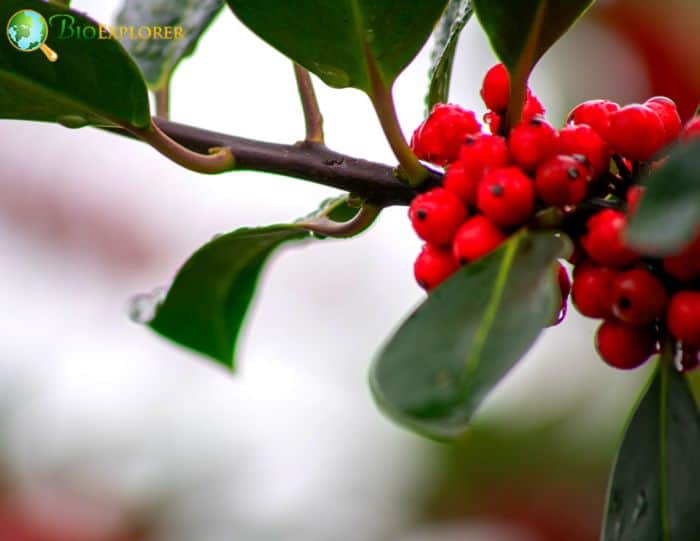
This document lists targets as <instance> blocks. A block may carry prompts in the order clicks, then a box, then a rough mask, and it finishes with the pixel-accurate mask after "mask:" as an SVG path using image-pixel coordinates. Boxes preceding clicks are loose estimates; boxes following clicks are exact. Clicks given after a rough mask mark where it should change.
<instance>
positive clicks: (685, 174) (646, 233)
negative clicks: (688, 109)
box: [627, 141, 700, 255]
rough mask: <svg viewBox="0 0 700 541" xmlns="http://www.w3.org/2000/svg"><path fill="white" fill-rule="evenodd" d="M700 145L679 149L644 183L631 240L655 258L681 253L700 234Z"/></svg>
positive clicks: (630, 241) (631, 227) (628, 235)
mask: <svg viewBox="0 0 700 541" xmlns="http://www.w3.org/2000/svg"><path fill="white" fill-rule="evenodd" d="M698 171H700V141H697V142H694V143H691V144H687V145H683V146H680V147H678V148H676V149H675V150H674V151H673V152H672V153H671V156H670V158H669V160H668V162H667V163H666V164H664V165H663V166H662V167H661V168H660V169H657V170H656V171H654V172H652V173H651V174H650V175H649V176H648V177H647V178H646V179H645V181H644V185H645V186H646V192H645V193H644V197H642V199H641V202H640V204H639V208H638V209H637V210H636V212H635V213H634V215H633V216H632V218H631V219H630V223H629V227H628V229H627V240H628V242H629V243H630V244H631V245H633V246H634V247H635V248H638V249H639V250H641V251H642V252H644V253H648V254H653V255H668V254H673V253H677V252H678V251H680V250H681V249H682V248H683V247H684V246H685V245H686V244H688V243H689V242H690V241H691V240H692V239H693V238H694V237H695V236H696V235H697V234H698V233H699V232H700V175H699V174H698Z"/></svg>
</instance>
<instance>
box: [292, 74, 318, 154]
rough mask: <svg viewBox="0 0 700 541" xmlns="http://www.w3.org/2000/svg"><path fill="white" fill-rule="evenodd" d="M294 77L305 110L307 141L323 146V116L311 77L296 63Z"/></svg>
mask: <svg viewBox="0 0 700 541" xmlns="http://www.w3.org/2000/svg"><path fill="white" fill-rule="evenodd" d="M294 76H295V77H296V80H297V88H298V89H299V97H300V98H301V106H302V108H303V110H304V120H305V123H306V141H308V142H310V143H320V144H323V115H321V109H320V108H319V106H318V100H317V99H316V92H315V91H314V84H313V82H312V81H311V76H310V75H309V72H308V71H306V70H305V69H304V68H302V67H301V66H300V65H299V64H297V63H296V62H295V63H294Z"/></svg>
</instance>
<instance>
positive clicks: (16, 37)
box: [7, 9, 58, 62]
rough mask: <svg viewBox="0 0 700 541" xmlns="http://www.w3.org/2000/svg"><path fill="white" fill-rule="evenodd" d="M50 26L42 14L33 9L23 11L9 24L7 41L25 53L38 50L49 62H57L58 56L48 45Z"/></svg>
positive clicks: (16, 14) (15, 15) (14, 16)
mask: <svg viewBox="0 0 700 541" xmlns="http://www.w3.org/2000/svg"><path fill="white" fill-rule="evenodd" d="M48 37H49V25H48V23H47V22H46V19H45V18H44V16H43V15H42V14H41V13H38V12H36V11H34V10H32V9H22V10H20V11H18V12H17V13H15V14H14V15H13V16H12V17H10V20H9V21H8V23H7V39H8V40H9V42H10V44H11V45H12V46H13V47H14V48H15V49H17V50H18V51H21V52H23V53H33V52H34V51H36V50H37V49H38V50H40V51H41V52H42V53H44V56H46V58H47V59H48V60H49V62H56V60H58V54H57V53H56V51H54V50H53V49H51V47H49V46H48V45H46V39H47V38H48Z"/></svg>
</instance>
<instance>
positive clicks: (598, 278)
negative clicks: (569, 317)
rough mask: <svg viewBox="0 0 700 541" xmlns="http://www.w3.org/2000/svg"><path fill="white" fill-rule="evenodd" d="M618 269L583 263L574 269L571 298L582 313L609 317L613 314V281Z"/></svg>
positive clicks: (594, 316)
mask: <svg viewBox="0 0 700 541" xmlns="http://www.w3.org/2000/svg"><path fill="white" fill-rule="evenodd" d="M616 277H617V271H615V270H613V269H610V268H608V267H597V266H595V265H592V264H591V263H582V264H581V265H579V266H577V267H576V269H575V270H574V284H573V287H572V289H571V298H572V299H573V301H574V306H576V308H577V309H578V311H579V312H580V313H581V315H584V316H586V317H593V318H608V317H610V316H611V314H612V299H613V283H614V281H615V278H616Z"/></svg>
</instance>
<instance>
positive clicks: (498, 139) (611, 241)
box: [409, 64, 700, 369]
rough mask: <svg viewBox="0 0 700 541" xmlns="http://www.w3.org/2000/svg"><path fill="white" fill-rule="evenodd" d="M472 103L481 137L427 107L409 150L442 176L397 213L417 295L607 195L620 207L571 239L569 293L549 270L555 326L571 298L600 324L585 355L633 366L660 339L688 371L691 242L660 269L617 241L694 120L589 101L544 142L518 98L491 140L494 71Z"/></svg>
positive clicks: (698, 357) (544, 132)
mask: <svg viewBox="0 0 700 541" xmlns="http://www.w3.org/2000/svg"><path fill="white" fill-rule="evenodd" d="M481 96H482V98H483V100H484V102H485V104H486V106H487V108H488V109H489V111H488V112H487V113H486V114H485V115H484V121H485V122H486V124H488V126H489V129H490V131H491V134H486V133H482V131H481V125H480V123H479V122H478V121H477V118H476V115H475V114H474V113H473V112H471V111H467V110H465V109H462V108H461V107H459V106H457V105H451V104H439V105H436V106H435V108H434V109H433V111H432V113H431V114H430V116H429V117H428V118H427V119H426V120H425V121H424V122H423V123H422V124H421V125H420V126H419V127H418V128H417V129H416V131H415V132H414V134H413V138H412V139H411V147H412V149H413V151H414V152H415V153H416V155H417V156H418V157H419V158H420V159H421V160H424V161H428V162H431V163H433V164H436V165H439V166H442V167H444V168H445V175H444V177H443V180H442V185H441V186H439V187H434V188H432V189H430V190H429V191H426V192H424V193H422V194H420V195H418V196H417V197H416V198H415V199H414V200H413V202H412V203H411V206H410V209H409V216H410V219H411V222H412V224H413V228H414V229H415V231H416V233H417V234H418V236H419V237H420V238H421V239H423V240H424V241H425V244H424V246H423V249H422V250H421V253H420V255H419V256H418V258H417V260H416V262H415V266H414V272H415V277H416V280H417V282H418V283H419V285H420V286H421V287H423V288H424V289H426V290H430V289H432V288H434V287H436V286H437V285H439V284H440V283H441V282H443V281H444V280H445V279H447V278H448V277H449V276H451V275H452V274H453V273H454V272H455V271H456V270H457V269H458V268H459V266H460V265H463V264H466V263H469V262H472V261H474V260H477V259H479V258H480V257H482V256H484V255H486V254H487V253H489V252H491V251H492V250H494V249H495V248H496V247H498V246H499V245H500V244H501V243H502V242H503V241H504V240H505V239H506V238H507V236H508V234H509V233H511V232H513V231H514V230H515V229H517V228H519V227H521V226H524V225H527V224H529V223H531V222H532V221H533V218H534V217H535V214H536V213H537V211H539V210H541V209H546V208H550V207H557V208H559V209H561V212H562V213H563V215H564V216H573V215H576V213H577V211H578V210H579V209H578V206H581V205H580V204H581V203H583V202H584V201H585V200H590V198H592V197H593V196H596V197H597V199H598V200H599V201H608V200H609V199H610V198H609V197H608V196H610V195H614V197H613V198H612V199H613V200H615V201H619V202H620V204H619V205H617V206H616V208H604V206H603V207H600V208H598V207H593V208H594V213H593V214H591V212H588V214H587V216H586V219H585V222H584V225H585V227H584V228H583V231H581V234H580V235H574V239H573V240H574V242H575V244H576V246H577V249H576V250H575V253H574V256H572V259H571V262H572V263H573V264H574V265H575V270H574V273H573V276H574V280H573V286H571V283H570V281H569V277H568V274H567V271H566V269H565V268H564V267H563V266H560V268H559V285H560V288H561V292H562V308H563V310H562V314H563V313H565V308H566V299H567V298H568V295H569V290H570V289H571V290H572V297H573V301H574V304H575V306H576V307H577V308H578V310H579V311H580V312H581V313H582V314H583V315H585V316H588V317H594V318H600V319H603V320H604V321H603V323H602V325H601V326H600V328H599V329H598V334H597V339H596V344H597V347H598V351H599V353H600V355H601V357H602V358H603V359H604V360H605V361H606V362H607V363H608V364H610V365H612V366H615V367H618V368H634V367H637V366H639V365H641V364H642V363H643V362H644V361H645V360H646V359H648V358H649V357H650V356H651V355H652V354H653V353H654V352H655V351H657V349H658V347H659V346H658V345H659V342H660V339H661V338H662V335H663V336H665V335H667V334H669V333H670V335H671V336H673V338H675V339H676V340H678V341H679V343H680V344H682V347H679V358H680V360H679V362H680V365H681V367H682V368H683V369H690V368H693V367H695V366H697V365H698V364H700V291H697V289H698V288H697V287H696V286H697V285H698V284H697V282H696V281H697V280H698V279H700V237H699V238H698V240H697V241H695V242H693V243H692V244H691V245H690V246H689V247H688V248H686V249H685V250H684V251H683V253H681V254H679V255H676V256H673V257H669V258H666V259H664V260H662V261H659V260H654V259H649V258H642V256H641V255H640V254H639V253H637V252H636V251H634V250H633V249H631V248H630V247H629V246H627V245H626V244H625V242H624V240H623V234H624V230H625V227H626V224H627V214H629V213H631V212H633V211H634V208H635V206H636V205H637V203H638V201H639V199H640V197H641V196H642V195H643V188H642V187H641V186H638V185H637V184H636V183H637V181H638V180H639V177H640V176H641V175H642V174H643V173H644V172H645V171H647V170H649V169H651V168H653V167H655V166H656V165H657V164H658V163H659V156H660V154H661V155H662V152H661V151H662V150H663V149H664V148H666V147H668V145H669V144H671V143H673V142H675V141H676V140H678V139H679V138H684V139H688V138H692V137H700V117H695V118H694V119H692V120H690V121H689V122H688V123H687V124H686V125H685V127H684V126H683V125H682V121H681V118H680V116H679V114H678V110H677V108H676V105H675V104H674V103H673V101H672V100H670V99H668V98H665V97H655V98H651V99H649V100H647V101H646V102H645V103H644V104H632V105H627V106H624V107H620V106H619V105H618V104H616V103H614V102H611V101H608V100H592V101H587V102H585V103H582V104H580V105H579V106H577V107H575V108H574V109H573V111H572V112H571V113H570V115H569V119H568V122H567V125H566V126H565V127H563V128H562V129H560V130H556V129H554V128H553V127H552V126H551V125H550V124H549V123H548V122H547V121H546V120H545V119H544V116H543V114H544V112H545V111H544V108H543V107H542V104H541V103H540V101H539V100H538V99H537V97H536V96H535V95H534V94H533V93H532V92H531V91H530V89H528V90H527V93H526V99H525V103H524V106H523V113H522V117H521V121H520V123H519V124H517V125H516V126H514V127H513V128H512V129H511V130H510V132H509V133H507V134H506V133H501V131H500V130H501V128H502V127H503V125H504V115H505V114H506V110H507V107H508V103H509V99H510V84H509V76H508V72H507V70H506V69H505V67H504V66H503V65H501V64H499V65H496V66H494V67H493V68H491V69H490V70H489V71H488V72H487V74H486V77H485V78H484V81H483V86H482V89H481ZM654 160H656V161H654ZM620 195H622V197H621V198H620ZM623 209H624V210H626V213H627V214H626V213H625V212H624V211H623ZM579 214H580V213H579Z"/></svg>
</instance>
